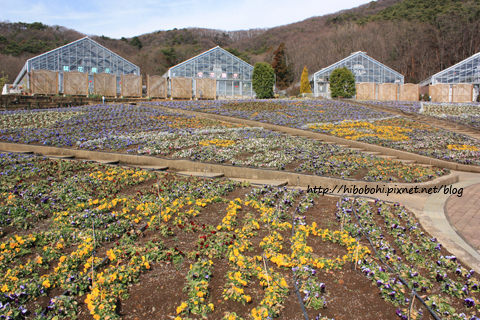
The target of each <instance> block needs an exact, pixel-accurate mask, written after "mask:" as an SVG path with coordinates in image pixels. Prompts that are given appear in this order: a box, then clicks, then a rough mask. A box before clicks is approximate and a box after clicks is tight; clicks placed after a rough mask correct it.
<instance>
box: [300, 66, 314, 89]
mask: <svg viewBox="0 0 480 320" xmlns="http://www.w3.org/2000/svg"><path fill="white" fill-rule="evenodd" d="M300 93H312V88H310V82H309V81H308V70H307V66H305V67H304V68H303V72H302V77H301V80H300Z"/></svg>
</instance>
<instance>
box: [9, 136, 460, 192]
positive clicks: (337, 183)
mask: <svg viewBox="0 0 480 320" xmlns="http://www.w3.org/2000/svg"><path fill="white" fill-rule="evenodd" d="M0 150H3V151H7V152H8V151H10V152H26V151H33V152H34V153H35V154H49V155H59V156H60V155H62V156H63V155H70V156H71V155H73V156H75V157H76V158H79V159H89V160H109V161H116V160H118V161H120V162H121V163H122V164H129V165H139V166H141V165H154V166H168V167H169V168H170V169H173V170H178V171H199V172H204V171H205V169H206V170H207V172H218V173H223V174H224V175H225V177H227V178H240V179H242V178H244V179H262V180H286V181H287V182H288V184H289V185H291V186H297V185H298V186H310V187H314V186H317V187H322V188H330V189H333V188H335V187H336V190H337V191H336V192H338V193H339V194H342V193H343V192H341V191H340V192H339V189H340V188H341V187H342V186H345V187H347V188H350V187H354V186H355V187H356V188H363V187H368V188H377V187H378V188H385V190H387V188H389V187H390V188H393V187H395V188H408V189H410V188H412V187H413V188H414V187H418V188H419V189H420V190H421V188H427V189H429V188H434V187H437V188H440V187H441V186H446V185H450V184H453V183H456V182H458V174H454V173H450V174H449V175H446V176H443V177H439V178H437V179H434V180H431V181H427V182H419V183H388V182H370V181H363V180H346V179H341V178H333V177H321V176H316V175H310V174H303V173H294V172H288V171H279V170H265V169H257V168H246V167H235V166H230V165H222V164H213V163H205V162H196V161H191V160H183V159H179V160H177V159H165V158H159V157H155V156H148V155H147V156H146V155H133V154H125V153H113V152H103V151H90V150H81V149H70V148H60V147H50V146H39V145H29V144H17V143H9V142H0ZM345 187H344V188H345Z"/></svg>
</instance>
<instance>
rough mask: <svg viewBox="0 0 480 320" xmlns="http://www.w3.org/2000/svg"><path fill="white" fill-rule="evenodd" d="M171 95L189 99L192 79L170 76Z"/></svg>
mask: <svg viewBox="0 0 480 320" xmlns="http://www.w3.org/2000/svg"><path fill="white" fill-rule="evenodd" d="M171 83H172V84H171V86H172V87H171V95H172V98H173V99H191V98H192V79H190V78H181V77H178V78H172V82H171Z"/></svg>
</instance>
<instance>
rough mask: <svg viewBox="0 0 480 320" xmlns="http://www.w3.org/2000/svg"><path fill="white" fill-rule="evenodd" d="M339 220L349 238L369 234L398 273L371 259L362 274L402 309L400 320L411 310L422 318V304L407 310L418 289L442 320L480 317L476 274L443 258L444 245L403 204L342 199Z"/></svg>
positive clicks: (381, 254)
mask: <svg viewBox="0 0 480 320" xmlns="http://www.w3.org/2000/svg"><path fill="white" fill-rule="evenodd" d="M355 216H357V217H358V219H359V220H358V221H357V218H356V217H355ZM337 219H338V220H339V221H342V222H343V227H344V229H345V230H346V231H348V232H349V233H350V234H352V235H358V236H359V237H361V236H364V235H366V236H368V237H369V238H370V239H371V241H372V243H373V245H374V247H375V248H376V250H377V252H378V256H379V257H380V258H381V259H382V260H383V261H385V263H386V264H387V265H388V266H390V267H391V268H392V269H393V270H394V272H392V270H391V269H389V268H388V267H385V265H383V264H381V263H379V261H377V260H375V259H373V258H372V257H366V258H365V259H361V260H360V263H361V264H360V265H361V270H362V272H363V273H364V274H365V275H366V276H367V277H368V278H369V279H371V280H372V281H373V282H374V283H375V284H376V286H377V287H378V289H379V291H380V294H381V295H382V297H383V298H384V299H385V300H388V301H391V302H392V303H393V304H394V305H396V306H399V307H403V308H402V309H400V308H399V309H398V310H397V315H398V316H399V317H401V318H402V319H407V317H408V316H407V315H408V314H409V312H410V313H411V314H413V316H414V317H415V318H422V316H423V315H422V311H421V309H420V308H418V307H419V304H418V303H417V309H413V310H409V307H408V306H409V303H410V302H411V301H410V299H411V298H410V296H411V291H412V290H416V291H418V292H420V293H421V294H422V295H424V299H425V300H426V301H427V302H426V303H427V305H429V306H430V307H432V309H434V311H436V312H437V314H438V316H440V317H441V318H442V319H461V320H465V319H478V318H477V317H478V316H479V314H480V306H478V303H476V302H478V299H479V297H480V294H479V293H480V290H479V285H480V284H479V281H478V280H476V279H474V278H473V277H472V275H473V270H472V271H468V270H467V269H465V268H464V267H463V266H462V265H461V264H460V263H458V261H457V259H456V258H455V257H454V256H444V255H442V252H441V250H442V246H441V244H440V243H438V241H437V240H436V239H435V238H430V237H428V236H427V235H426V234H425V233H424V232H423V231H422V230H421V228H420V225H419V223H418V222H417V221H416V219H415V218H414V217H412V215H411V214H410V213H408V212H407V211H406V210H405V208H404V207H403V206H401V205H394V206H392V205H387V204H385V203H383V202H382V201H376V202H375V205H374V206H372V205H371V204H369V203H368V201H366V200H365V199H349V198H343V199H342V200H341V202H340V203H339V208H338V212H337ZM387 234H388V235H389V236H387ZM399 276H401V277H402V279H404V280H405V281H406V282H407V285H408V286H407V287H406V286H405V284H404V283H403V282H402V281H401V280H400V278H399ZM459 309H460V310H459ZM462 309H463V310H462Z"/></svg>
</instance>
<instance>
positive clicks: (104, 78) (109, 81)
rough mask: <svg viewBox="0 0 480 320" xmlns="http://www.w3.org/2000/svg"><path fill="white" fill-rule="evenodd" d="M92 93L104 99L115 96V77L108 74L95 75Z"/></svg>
mask: <svg viewBox="0 0 480 320" xmlns="http://www.w3.org/2000/svg"><path fill="white" fill-rule="evenodd" d="M93 78H94V80H93V84H94V85H93V91H94V93H95V94H97V95H101V96H105V97H116V96H117V84H116V76H115V75H113V74H110V73H95V75H94V77H93Z"/></svg>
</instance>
